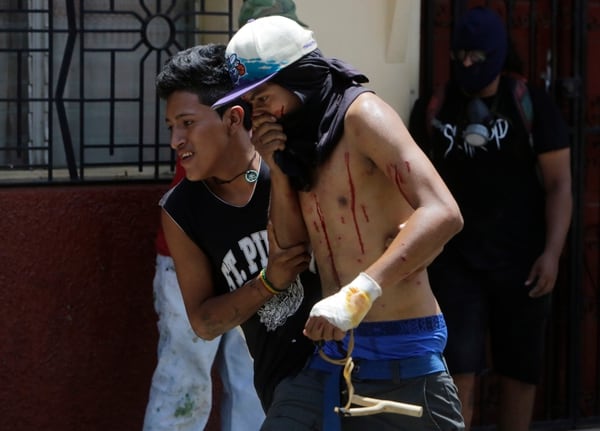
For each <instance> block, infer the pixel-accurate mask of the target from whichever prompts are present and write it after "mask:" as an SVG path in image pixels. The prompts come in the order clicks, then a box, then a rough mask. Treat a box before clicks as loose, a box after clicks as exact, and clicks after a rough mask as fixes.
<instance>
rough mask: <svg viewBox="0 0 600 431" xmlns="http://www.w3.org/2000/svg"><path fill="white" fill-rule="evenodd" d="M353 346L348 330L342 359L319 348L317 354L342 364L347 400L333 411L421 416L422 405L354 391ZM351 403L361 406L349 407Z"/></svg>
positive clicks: (351, 414)
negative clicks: (331, 355)
mask: <svg viewBox="0 0 600 431" xmlns="http://www.w3.org/2000/svg"><path fill="white" fill-rule="evenodd" d="M353 348H354V331H353V330H350V339H349V341H348V353H347V354H346V357H345V358H343V359H333V358H330V357H329V356H327V355H326V354H325V353H324V352H323V350H321V349H319V356H321V358H322V359H323V360H325V361H327V362H329V363H332V364H336V365H342V366H343V367H344V371H343V376H344V381H345V382H346V386H347V387H348V402H347V403H346V405H345V406H344V407H335V408H334V411H335V413H338V414H340V415H342V416H345V417H349V416H367V415H373V414H376V413H384V412H385V413H396V414H400V415H406V416H413V417H421V416H422V415H423V407H421V406H417V405H414V404H406V403H400V402H397V401H390V400H380V399H377V398H368V397H363V396H361V395H357V394H355V393H354V386H353V385H352V370H353V369H354V362H353V361H352V356H351V354H352V349H353ZM352 404H355V405H358V406H361V407H350V406H351V405H352Z"/></svg>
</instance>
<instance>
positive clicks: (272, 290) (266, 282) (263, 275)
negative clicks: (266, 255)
mask: <svg viewBox="0 0 600 431" xmlns="http://www.w3.org/2000/svg"><path fill="white" fill-rule="evenodd" d="M260 281H262V284H263V286H265V289H267V291H268V292H269V293H272V294H273V295H279V294H280V293H281V292H283V291H285V289H277V288H276V287H275V286H273V283H271V282H270V281H269V279H268V278H267V271H266V270H265V268H263V269H261V270H260Z"/></svg>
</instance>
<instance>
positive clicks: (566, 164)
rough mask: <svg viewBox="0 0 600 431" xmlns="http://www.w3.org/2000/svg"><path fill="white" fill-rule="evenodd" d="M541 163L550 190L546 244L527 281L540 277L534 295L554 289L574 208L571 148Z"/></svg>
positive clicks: (545, 157) (546, 155)
mask: <svg viewBox="0 0 600 431" xmlns="http://www.w3.org/2000/svg"><path fill="white" fill-rule="evenodd" d="M538 162H539V166H540V170H541V173H542V180H543V184H544V190H545V192H546V208H545V216H546V244H545V247H544V252H543V253H542V255H541V256H539V257H538V259H537V260H536V261H535V263H534V264H533V267H532V268H531V271H530V273H529V276H528V278H527V281H526V283H525V284H526V285H533V283H534V282H535V281H536V280H537V283H535V285H534V286H533V288H532V290H531V292H530V296H533V297H537V296H542V295H545V294H547V293H550V292H551V291H552V290H553V289H554V285H555V283H556V277H557V275H558V266H559V259H560V255H561V253H562V250H563V247H564V245H565V240H566V237H567V233H568V231H569V226H570V224H571V213H572V210H573V199H572V190H571V157H570V150H569V149H568V148H565V149H561V150H557V151H551V152H548V153H543V154H540V155H539V156H538Z"/></svg>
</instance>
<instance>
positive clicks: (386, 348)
mask: <svg viewBox="0 0 600 431" xmlns="http://www.w3.org/2000/svg"><path fill="white" fill-rule="evenodd" d="M447 336H448V332H447V328H446V322H445V320H444V316H443V315H442V314H437V315H432V316H426V317H419V318H414V319H405V320H394V321H384V322H362V323H361V324H360V325H358V327H357V328H355V329H354V347H353V350H352V357H353V358H354V360H355V362H356V360H357V358H364V359H369V360H376V361H379V360H392V359H405V358H413V357H421V356H423V355H426V354H428V353H429V352H443V351H444V348H445V347H446V339H447ZM348 343H349V334H347V335H346V337H345V338H344V339H343V340H342V341H341V342H339V341H327V342H326V343H325V344H324V345H323V347H322V349H323V352H324V353H326V354H327V356H329V357H331V358H337V359H339V358H343V357H345V356H346V352H347V351H348Z"/></svg>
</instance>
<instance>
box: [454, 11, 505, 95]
mask: <svg viewBox="0 0 600 431" xmlns="http://www.w3.org/2000/svg"><path fill="white" fill-rule="evenodd" d="M507 49H508V36H507V33H506V27H505V25H504V23H503V21H502V19H501V18H500V16H499V15H498V14H497V13H496V12H494V11H493V10H492V9H488V8H484V7H476V8H473V9H470V10H468V11H467V12H466V13H465V14H464V15H463V16H462V17H461V18H460V19H459V21H458V23H457V25H456V28H455V31H454V35H453V38H452V50H453V52H456V51H459V50H464V51H475V50H480V51H483V52H485V57H486V58H485V61H483V62H481V63H475V64H472V65H471V66H469V67H465V66H463V64H462V62H461V61H459V60H458V59H455V60H454V61H453V66H454V74H455V75H454V76H455V79H456V81H457V83H458V85H459V86H460V87H461V88H462V89H463V90H464V91H465V92H466V93H468V94H475V93H477V92H479V91H481V90H482V89H484V88H485V87H486V86H487V85H489V84H490V83H491V82H492V81H493V80H494V79H495V78H496V77H497V76H498V75H499V74H500V72H501V71H502V69H503V67H504V62H505V60H506V54H507Z"/></svg>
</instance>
